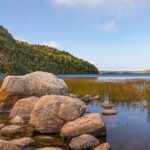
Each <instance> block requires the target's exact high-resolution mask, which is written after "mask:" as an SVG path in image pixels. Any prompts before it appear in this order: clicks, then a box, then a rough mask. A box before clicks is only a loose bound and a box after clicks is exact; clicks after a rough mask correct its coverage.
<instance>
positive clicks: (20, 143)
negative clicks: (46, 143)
mask: <svg viewBox="0 0 150 150" xmlns="http://www.w3.org/2000/svg"><path fill="white" fill-rule="evenodd" d="M9 143H11V144H13V145H16V146H17V147H19V148H21V149H24V148H27V147H31V146H33V145H35V142H34V140H32V139H30V138H22V139H15V140H12V141H9Z"/></svg>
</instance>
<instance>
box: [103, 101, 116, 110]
mask: <svg viewBox="0 0 150 150" xmlns="http://www.w3.org/2000/svg"><path fill="white" fill-rule="evenodd" d="M102 106H103V107H104V108H105V109H111V108H113V107H114V104H113V103H112V102H104V103H102Z"/></svg>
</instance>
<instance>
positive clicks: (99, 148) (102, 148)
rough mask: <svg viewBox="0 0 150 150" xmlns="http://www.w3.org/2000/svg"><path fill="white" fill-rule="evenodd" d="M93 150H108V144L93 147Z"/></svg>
mask: <svg viewBox="0 0 150 150" xmlns="http://www.w3.org/2000/svg"><path fill="white" fill-rule="evenodd" d="M94 150H110V144H108V143H103V144H100V145H99V146H97V147H95V148H94Z"/></svg>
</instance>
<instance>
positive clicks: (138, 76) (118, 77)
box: [58, 74, 150, 81]
mask: <svg viewBox="0 0 150 150" xmlns="http://www.w3.org/2000/svg"><path fill="white" fill-rule="evenodd" d="M58 77H60V78H97V79H98V80H104V81H110V80H126V79H130V80H131V79H132V80H133V79H145V80H150V74H82V75H79V74H74V75H71V74H67V75H58Z"/></svg>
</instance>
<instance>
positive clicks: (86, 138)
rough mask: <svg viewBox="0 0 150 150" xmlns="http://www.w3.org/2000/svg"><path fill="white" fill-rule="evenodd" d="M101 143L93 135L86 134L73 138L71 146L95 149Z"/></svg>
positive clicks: (78, 149)
mask: <svg viewBox="0 0 150 150" xmlns="http://www.w3.org/2000/svg"><path fill="white" fill-rule="evenodd" d="M98 144H99V140H98V139H97V138H95V137H94V136H92V135H88V134H84V135H81V136H79V137H76V138H73V139H72V140H71V141H70V143H69V147H70V148H71V149H74V150H87V149H93V148H94V147H95V146H97V145H98Z"/></svg>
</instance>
